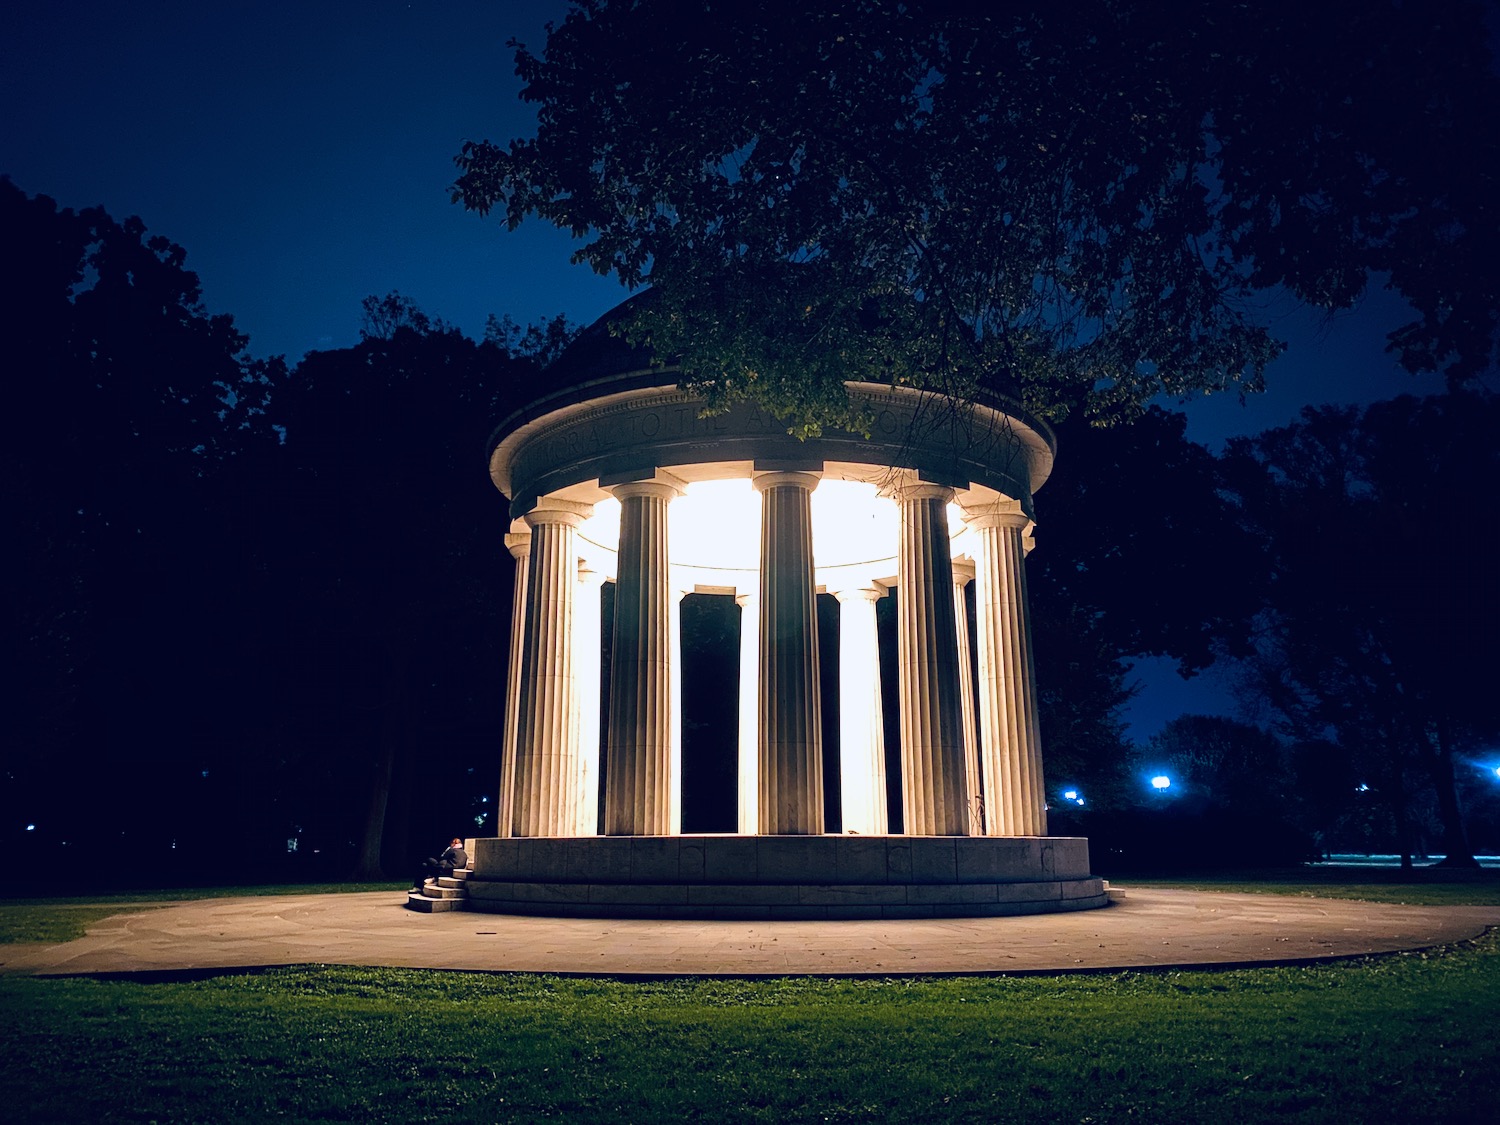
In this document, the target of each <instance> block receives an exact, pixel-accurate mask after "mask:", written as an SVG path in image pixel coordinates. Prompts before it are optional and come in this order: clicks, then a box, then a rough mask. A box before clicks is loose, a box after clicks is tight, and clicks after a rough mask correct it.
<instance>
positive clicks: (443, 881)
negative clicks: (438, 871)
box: [437, 875, 468, 890]
mask: <svg viewBox="0 0 1500 1125" xmlns="http://www.w3.org/2000/svg"><path fill="white" fill-rule="evenodd" d="M467 878H468V876H467V875H465V876H464V877H463V878H459V877H457V876H455V877H453V878H449V877H448V876H447V875H439V876H438V881H437V885H438V886H440V887H456V888H458V889H459V890H462V889H463V885H464V883H465V881H466V880H467Z"/></svg>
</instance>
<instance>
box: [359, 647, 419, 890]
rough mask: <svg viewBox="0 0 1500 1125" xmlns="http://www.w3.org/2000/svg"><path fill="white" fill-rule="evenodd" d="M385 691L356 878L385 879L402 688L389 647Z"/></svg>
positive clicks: (398, 741)
mask: <svg viewBox="0 0 1500 1125" xmlns="http://www.w3.org/2000/svg"><path fill="white" fill-rule="evenodd" d="M385 664H386V674H387V680H386V685H385V687H386V691H385V692H384V696H385V699H384V702H383V703H382V704H381V707H380V746H379V751H378V753H377V754H376V756H375V761H374V763H373V769H372V770H371V778H370V800H369V803H368V804H367V805H366V806H365V817H364V832H363V833H362V834H361V837H360V845H359V858H358V860H357V861H356V862H355V866H354V871H353V873H352V874H351V875H350V876H349V877H350V879H351V880H353V881H355V882H374V881H379V880H384V879H385V877H386V876H385V870H384V868H383V866H382V865H381V851H382V844H383V842H384V840H385V820H386V811H387V809H388V808H389V807H390V800H391V778H392V776H393V775H394V774H395V772H396V751H397V747H398V745H399V743H400V741H401V734H402V721H401V720H402V717H403V714H402V713H403V711H404V707H403V703H404V702H405V699H406V696H405V692H404V691H403V690H402V689H403V685H402V684H401V683H400V682H399V677H400V671H399V669H400V665H399V663H398V662H397V661H396V660H395V659H394V658H393V657H392V655H391V654H390V652H389V651H387V654H386V661H385Z"/></svg>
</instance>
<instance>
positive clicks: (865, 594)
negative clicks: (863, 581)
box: [829, 585, 886, 605]
mask: <svg viewBox="0 0 1500 1125" xmlns="http://www.w3.org/2000/svg"><path fill="white" fill-rule="evenodd" d="M829 593H831V594H832V595H833V596H834V597H836V598H837V599H838V600H839V605H843V604H844V603H845V602H878V601H879V600H880V599H881V598H883V597H885V595H886V590H885V588H884V587H882V586H875V585H870V586H845V587H844V588H843V589H842V590H830V591H829Z"/></svg>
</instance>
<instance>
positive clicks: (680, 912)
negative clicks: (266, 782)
mask: <svg viewBox="0 0 1500 1125" xmlns="http://www.w3.org/2000/svg"><path fill="white" fill-rule="evenodd" d="M472 866H473V871H472V873H471V874H470V876H469V878H468V881H467V883H466V886H467V888H468V907H469V909H470V910H480V911H486V912H490V913H498V914H535V915H550V916H556V917H586V918H588V917H592V918H736V919H757V918H788V919H818V918H952V917H982V916H995V915H1012V914H1042V913H1052V912H1056V911H1070V910H1090V909H1093V908H1095V907H1100V906H1106V905H1108V903H1109V895H1108V893H1107V891H1106V889H1105V887H1104V883H1103V881H1102V880H1101V879H1097V878H1095V877H1093V876H1092V875H1090V874H1089V852H1088V841H1087V840H1086V839H1083V838H1082V837H1041V836H1009V837H986V836H852V835H851V836H739V835H702V836H580V837H564V838H557V837H528V838H510V839H498V838H496V839H479V840H475V841H474V853H473V859H472Z"/></svg>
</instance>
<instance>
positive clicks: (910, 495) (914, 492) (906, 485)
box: [890, 480, 953, 504]
mask: <svg viewBox="0 0 1500 1125" xmlns="http://www.w3.org/2000/svg"><path fill="white" fill-rule="evenodd" d="M890 496H891V499H893V500H895V501H896V502H897V503H901V502H903V501H906V500H937V501H939V502H941V503H943V504H947V503H949V502H951V501H952V499H953V489H951V488H949V487H948V486H947V485H946V484H933V483H932V482H931V481H926V480H903V481H899V482H898V483H897V484H895V485H894V486H893V487H892V488H891V490H890Z"/></svg>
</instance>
